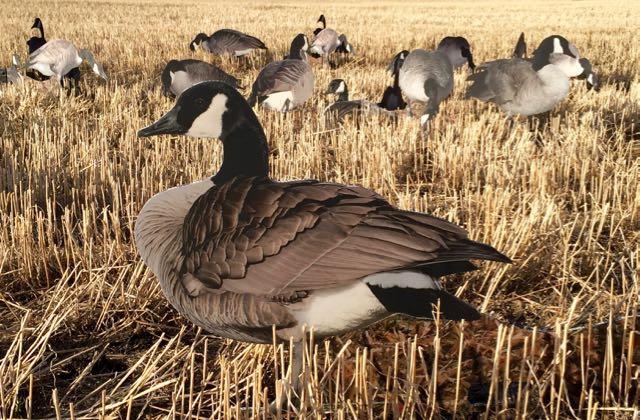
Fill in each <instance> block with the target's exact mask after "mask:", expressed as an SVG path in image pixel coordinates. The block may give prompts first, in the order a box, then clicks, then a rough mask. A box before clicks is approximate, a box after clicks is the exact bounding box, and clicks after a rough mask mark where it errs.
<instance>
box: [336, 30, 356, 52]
mask: <svg viewBox="0 0 640 420" xmlns="http://www.w3.org/2000/svg"><path fill="white" fill-rule="evenodd" d="M338 39H339V40H340V45H339V46H338V48H337V49H336V51H338V52H342V53H345V54H355V53H356V51H355V49H354V48H353V45H351V44H350V43H349V41H348V40H347V36H346V35H345V34H340V36H339V37H338Z"/></svg>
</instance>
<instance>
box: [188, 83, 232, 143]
mask: <svg viewBox="0 0 640 420" xmlns="http://www.w3.org/2000/svg"><path fill="white" fill-rule="evenodd" d="M228 99H229V98H228V97H227V95H224V94H222V93H219V94H217V95H216V96H215V97H214V98H213V99H212V100H211V104H209V108H207V110H206V111H204V112H203V113H202V114H200V115H199V116H198V117H197V118H196V119H195V120H193V123H192V124H191V128H189V131H187V135H188V136H191V137H212V138H217V137H220V134H222V115H223V114H224V113H225V112H226V110H227V100H228Z"/></svg>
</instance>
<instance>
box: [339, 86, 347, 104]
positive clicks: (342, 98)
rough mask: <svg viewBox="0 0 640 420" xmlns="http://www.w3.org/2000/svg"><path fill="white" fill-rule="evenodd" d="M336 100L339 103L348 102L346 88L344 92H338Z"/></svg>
mask: <svg viewBox="0 0 640 420" xmlns="http://www.w3.org/2000/svg"><path fill="white" fill-rule="evenodd" d="M338 100H339V101H348V100H349V90H347V88H346V87H345V88H344V91H342V92H340V94H338Z"/></svg>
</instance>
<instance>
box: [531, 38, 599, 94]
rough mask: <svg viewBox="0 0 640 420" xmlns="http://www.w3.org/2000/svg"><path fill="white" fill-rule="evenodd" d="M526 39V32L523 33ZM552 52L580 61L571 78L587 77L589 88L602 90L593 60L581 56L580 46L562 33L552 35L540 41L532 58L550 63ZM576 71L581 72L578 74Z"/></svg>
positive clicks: (542, 62) (543, 62)
mask: <svg viewBox="0 0 640 420" xmlns="http://www.w3.org/2000/svg"><path fill="white" fill-rule="evenodd" d="M521 36H522V38H523V39H524V33H523V34H522V35H521ZM552 53H563V54H566V55H568V56H570V57H573V58H576V59H578V60H579V61H580V67H579V68H578V67H576V69H575V72H573V73H571V74H569V77H570V78H573V77H575V78H578V79H586V84H587V90H591V89H593V90H595V91H598V90H600V80H599V79H598V75H597V74H596V73H594V71H593V68H592V66H591V62H589V60H588V59H586V58H584V57H580V53H579V51H578V48H577V47H576V46H575V45H574V44H572V43H570V42H569V41H568V40H567V39H566V38H565V37H563V36H561V35H551V36H549V37H546V38H545V39H543V40H542V42H540V45H538V48H536V50H535V51H534V52H533V54H532V60H536V61H538V62H539V63H540V64H549V57H550V55H551V54H552ZM576 72H580V73H578V74H576Z"/></svg>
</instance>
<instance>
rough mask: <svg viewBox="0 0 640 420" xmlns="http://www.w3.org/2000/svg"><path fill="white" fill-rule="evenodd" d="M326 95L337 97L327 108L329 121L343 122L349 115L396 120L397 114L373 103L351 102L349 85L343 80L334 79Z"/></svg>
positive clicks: (362, 100) (326, 114) (360, 100)
mask: <svg viewBox="0 0 640 420" xmlns="http://www.w3.org/2000/svg"><path fill="white" fill-rule="evenodd" d="M325 94H326V95H336V96H337V97H338V98H337V100H336V101H335V102H334V103H332V104H331V105H329V106H327V107H326V108H325V110H324V114H325V116H326V117H327V118H328V119H334V120H335V121H336V122H343V121H344V119H345V118H346V117H348V116H349V115H352V116H357V115H361V114H371V115H383V116H386V117H391V118H395V117H396V116H397V114H396V113H395V112H392V111H387V110H386V109H384V108H382V107H380V106H379V104H375V103H373V102H370V101H367V100H364V99H357V100H349V90H348V88H347V83H346V82H345V81H344V80H342V79H333V80H332V81H331V82H329V86H328V87H327V90H326V92H325Z"/></svg>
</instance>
